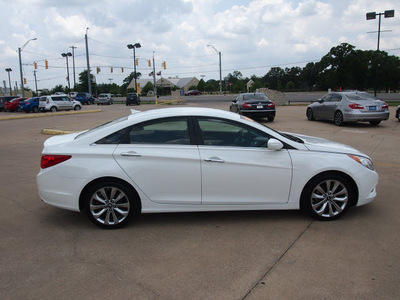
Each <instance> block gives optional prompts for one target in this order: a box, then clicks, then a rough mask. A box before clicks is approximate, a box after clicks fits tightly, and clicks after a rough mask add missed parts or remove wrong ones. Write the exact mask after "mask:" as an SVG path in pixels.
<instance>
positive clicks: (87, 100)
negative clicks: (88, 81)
mask: <svg viewBox="0 0 400 300" xmlns="http://www.w3.org/2000/svg"><path fill="white" fill-rule="evenodd" d="M75 100H77V101H79V102H80V103H82V104H94V97H93V96H92V95H91V94H89V93H78V94H76V99H75Z"/></svg>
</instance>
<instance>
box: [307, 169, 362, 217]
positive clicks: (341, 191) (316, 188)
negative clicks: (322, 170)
mask: <svg viewBox="0 0 400 300" xmlns="http://www.w3.org/2000/svg"><path fill="white" fill-rule="evenodd" d="M353 203H354V192H353V186H352V184H350V182H349V181H348V180H347V179H346V178H345V177H344V176H342V175H339V174H329V173H327V174H322V175H320V176H317V177H314V178H313V179H311V180H310V181H309V182H308V183H307V185H306V186H305V188H304V190H303V192H302V194H301V199H300V208H301V209H302V210H303V211H304V212H306V213H308V214H309V215H311V216H312V217H313V218H315V219H318V220H323V221H330V220H335V219H338V218H340V217H341V216H343V215H344V214H345V213H346V211H347V210H348V209H349V207H350V206H351V205H352V204H353Z"/></svg>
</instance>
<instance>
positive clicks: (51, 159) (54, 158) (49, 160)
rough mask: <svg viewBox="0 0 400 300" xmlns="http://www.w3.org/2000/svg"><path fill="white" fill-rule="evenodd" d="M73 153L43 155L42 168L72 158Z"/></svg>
mask: <svg viewBox="0 0 400 300" xmlns="http://www.w3.org/2000/svg"><path fill="white" fill-rule="evenodd" d="M71 157H72V156H71V155H42V161H41V164H40V167H41V168H42V169H46V168H49V167H52V166H55V165H58V164H60V163H62V162H64V161H66V160H68V159H70V158H71Z"/></svg>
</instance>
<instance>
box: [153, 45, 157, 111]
mask: <svg viewBox="0 0 400 300" xmlns="http://www.w3.org/2000/svg"><path fill="white" fill-rule="evenodd" d="M153 82H154V97H156V99H155V100H156V105H158V100H157V99H158V97H157V87H156V67H155V63H154V51H153Z"/></svg>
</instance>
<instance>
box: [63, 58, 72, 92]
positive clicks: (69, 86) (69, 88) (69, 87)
mask: <svg viewBox="0 0 400 300" xmlns="http://www.w3.org/2000/svg"><path fill="white" fill-rule="evenodd" d="M61 56H62V57H65V59H66V60H67V80H68V94H69V92H70V91H71V85H70V82H69V67H68V56H72V53H71V52H68V53H61Z"/></svg>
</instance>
